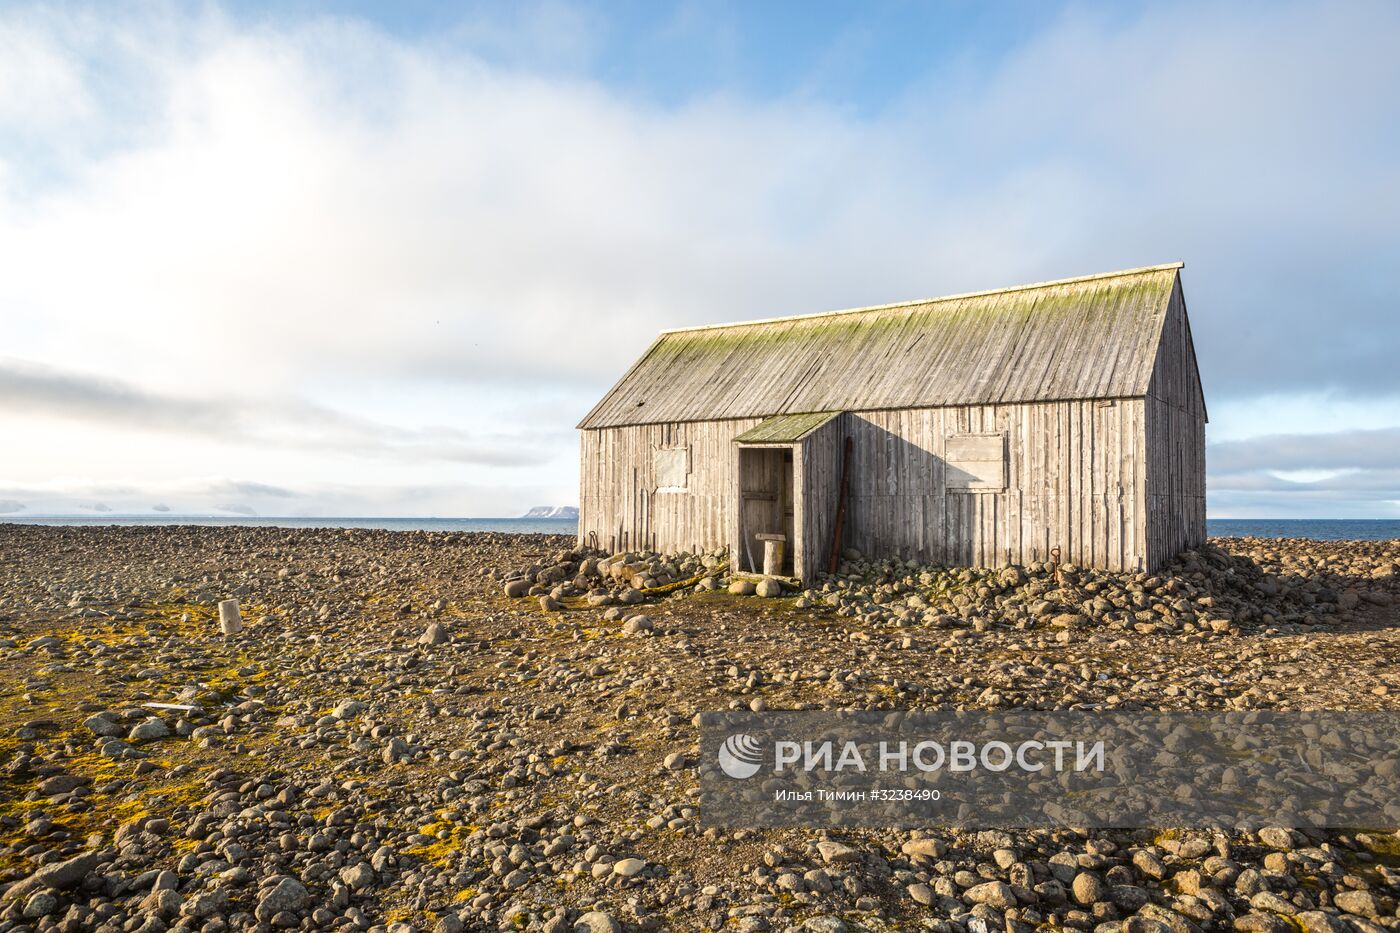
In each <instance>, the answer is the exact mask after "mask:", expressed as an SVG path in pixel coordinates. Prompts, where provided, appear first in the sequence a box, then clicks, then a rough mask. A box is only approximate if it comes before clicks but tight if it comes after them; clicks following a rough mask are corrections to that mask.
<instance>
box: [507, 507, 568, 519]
mask: <svg viewBox="0 0 1400 933" xmlns="http://www.w3.org/2000/svg"><path fill="white" fill-rule="evenodd" d="M520 517H521V518H578V509H577V508H576V507H575V506H572V505H537V506H535V507H534V508H533V509H531V510H530V511H528V512H526V513H525V514H524V515H522V516H520Z"/></svg>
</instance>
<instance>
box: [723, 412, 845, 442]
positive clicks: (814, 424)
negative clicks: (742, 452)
mask: <svg viewBox="0 0 1400 933" xmlns="http://www.w3.org/2000/svg"><path fill="white" fill-rule="evenodd" d="M839 414H841V413H840V412H839V411H813V412H803V413H801V414H795V415H777V416H775V417H772V418H769V419H768V420H767V421H764V422H763V423H762V424H757V425H754V426H753V427H751V428H749V429H748V430H747V431H745V432H744V433H743V434H740V435H739V436H738V437H736V438H734V441H735V443H737V444H790V443H792V442H793V441H800V440H802V438H804V437H806V436H807V435H808V434H811V433H812V432H813V431H815V430H816V429H817V428H819V427H821V426H822V425H824V424H826V423H827V422H828V421H830V420H831V419H832V418H835V417H836V416H837V415H839Z"/></svg>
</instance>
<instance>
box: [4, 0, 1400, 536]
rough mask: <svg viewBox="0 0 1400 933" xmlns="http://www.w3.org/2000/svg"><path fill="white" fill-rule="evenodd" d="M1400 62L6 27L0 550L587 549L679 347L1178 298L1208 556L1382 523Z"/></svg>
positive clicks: (562, 33) (1020, 28)
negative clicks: (599, 423)
mask: <svg viewBox="0 0 1400 933" xmlns="http://www.w3.org/2000/svg"><path fill="white" fill-rule="evenodd" d="M1397 47H1400V4H1396V3H1393V2H1389V0H1377V2H1355V3H1349V2H1336V0H1328V2H1267V3H1263V2H1261V3H1230V4H1222V3H1214V2H1203V3H1193V2H1183V3H1171V4H1165V3H1164V4H1131V3H1125V4H1090V3H1083V4H1078V3H1068V4H1061V3H1052V2H1037V3H1014V2H1008V3H998V4H988V3H980V2H958V0H953V2H947V3H894V2H891V3H871V4H838V3H830V4H823V3H815V4H814V3H802V4H797V3H779V2H765V3H742V2H734V3H725V2H711V3H675V4H663V3H641V2H637V3H630V2H617V3H577V4H575V3H564V2H543V3H531V2H522V3H511V4H504V3H502V4H483V5H473V4H441V3H429V2H416V0H408V2H400V3H394V4H378V3H370V2H355V3H313V2H310V0H292V2H266V3H252V4H220V3H204V4H197V3H180V4H176V3H170V4H161V3H158V2H152V3H131V4H124V3H121V2H111V3H108V2H104V3H94V4H63V3H47V4H25V3H4V4H0V335H3V339H0V512H7V513H13V514H15V515H23V514H52V513H60V512H78V513H84V514H93V513H95V512H106V511H111V512H113V513H144V514H160V513H170V514H177V513H201V514H203V513H215V514H228V515H238V514H259V515H269V516H282V515H306V516H317V515H325V516H333V515H342V516H343V515H355V516H375V515H435V516H505V515H513V514H519V513H521V512H523V511H524V510H525V509H527V508H529V507H531V506H536V505H565V504H574V503H576V501H577V484H578V440H577V434H576V431H575V430H574V425H575V424H576V423H577V421H578V420H579V418H580V417H581V416H582V415H583V414H584V413H585V412H586V411H587V410H588V409H589V408H590V407H591V406H592V404H593V402H594V401H596V400H597V398H598V397H600V396H601V395H602V394H603V392H605V391H606V389H607V388H608V387H609V386H610V385H611V384H612V383H613V382H614V381H615V380H616V379H617V377H618V376H619V375H620V374H621V373H622V372H623V371H624V370H625V369H626V368H627V366H628V365H630V363H631V362H632V361H633V359H634V358H635V357H636V356H638V355H639V354H640V353H641V352H642V351H643V350H644V349H645V348H646V346H647V345H648V344H649V343H650V342H651V340H652V339H653V337H654V336H655V333H656V332H657V331H658V330H660V329H662V328H666V327H678V326H687V325H695V324H705V323H717V322H722V321H733V320H743V319H746V318H756V317H771V316H777V315H783V314H796V313H808V312H815V311H821V310H827V309H833V308H845V307H856V306H863V305H871V304H879V303H885V302H894V301H900V300H908V299H914V298H920V297H931V296H936V295H943V294H954V293H960V292H967V291H975V290H980V289H987V288H996V287H1000V286H1006V285H1012V284H1017V283H1024V282H1034V281H1042V280H1046V279H1054V278H1063V277H1069V276H1075V275H1083V274H1089V273H1095V272H1103V271H1108V270H1114V269H1122V268H1131V267H1137V266H1144V265H1151V264H1156V263H1162V262H1171V261H1176V260H1183V261H1185V263H1186V268H1185V270H1184V272H1183V282H1184V286H1185V293H1186V299H1187V304H1188V307H1189V310H1190V315H1191V322H1192V329H1193V333H1194V337H1195V344H1196V350H1197V353H1198V356H1199V358H1200V363H1201V370H1202V377H1203V381H1204V386H1205V392H1206V399H1207V404H1208V406H1209V409H1210V418H1211V421H1210V425H1209V426H1208V430H1207V440H1208V451H1207V461H1208V468H1209V477H1208V488H1209V506H1208V509H1209V514H1210V515H1211V516H1212V517H1221V518H1223V517H1270V518H1277V517H1357V518H1396V517H1400V276H1397V275H1396V266H1397V260H1400V56H1396V55H1395V54H1394V50H1395V48H1397ZM153 510H154V511H153Z"/></svg>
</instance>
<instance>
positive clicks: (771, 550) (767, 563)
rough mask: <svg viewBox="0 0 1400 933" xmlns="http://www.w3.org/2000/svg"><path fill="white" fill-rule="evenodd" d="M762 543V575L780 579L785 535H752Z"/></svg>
mask: <svg viewBox="0 0 1400 933" xmlns="http://www.w3.org/2000/svg"><path fill="white" fill-rule="evenodd" d="M754 537H756V538H758V540H760V541H762V542H763V575H764V576H766V577H780V576H782V574H783V552H784V551H785V550H787V547H786V545H787V535H775V534H761V535H754Z"/></svg>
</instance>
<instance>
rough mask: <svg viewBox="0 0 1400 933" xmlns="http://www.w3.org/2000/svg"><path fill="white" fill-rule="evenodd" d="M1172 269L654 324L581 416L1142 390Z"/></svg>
mask: <svg viewBox="0 0 1400 933" xmlns="http://www.w3.org/2000/svg"><path fill="white" fill-rule="evenodd" d="M1181 267H1182V263H1179V262H1178V263H1170V264H1167V265H1161V266H1149V267H1147V268H1142V269H1128V270H1125V271H1122V272H1110V273H1106V274H1103V275H1091V276H1084V277H1081V278H1075V279H1063V280H1060V281H1055V282H1042V283H1038V284H1035V285H1022V286H1017V287H1015V288H1004V289H1000V290H997V291H989V292H976V293H973V294H968V295H953V296H950V297H947V298H933V299H925V300H922V301H910V302H904V303H901V304H893V305H880V306H877V307H873V308H857V309H854V310H850V311H830V312H826V313H824V314H810V315H803V316H798V317H786V318H771V319H767V320H761V321H747V322H742V323H737V324H718V325H710V326H706V327H692V328H685V329H681V330H668V331H663V332H662V333H661V336H660V337H658V338H657V340H656V342H654V343H653V344H652V345H651V347H650V349H648V350H647V352H646V353H645V354H644V355H643V356H642V358H641V359H640V360H638V361H637V362H636V363H635V364H633V366H632V368H631V369H630V370H628V372H627V374H626V375H624V376H623V377H622V379H621V381H619V382H618V384H617V385H615V386H613V388H612V390H611V391H610V392H609V393H608V394H607V395H606V396H604V397H603V399H602V401H600V402H599V403H598V404H597V405H596V406H594V408H593V410H592V411H590V412H589V413H588V415H587V416H585V417H584V419H583V421H581V422H580V423H579V427H580V428H605V427H617V426H620V425H628V424H656V423H663V422H674V421H715V420H723V419H731V418H756V417H762V418H766V417H770V416H772V415H779V414H789V413H799V412H830V411H845V410H854V411H861V410H871V409H882V408H883V409H888V408H926V407H937V406H944V405H968V404H993V403H1006V402H1035V401H1054V400H1062V399H1087V398H1128V397H1134V396H1141V395H1145V394H1146V392H1147V387H1148V383H1149V381H1150V380H1151V378H1152V366H1153V361H1154V359H1155V357H1156V353H1157V345H1158V342H1159V340H1160V338H1161V334H1162V325H1163V321H1164V319H1165V315H1166V311H1167V305H1168V303H1169V301H1170V299H1171V294H1172V288H1173V287H1174V285H1175V283H1176V279H1177V276H1178V274H1179V270H1180V269H1181Z"/></svg>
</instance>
